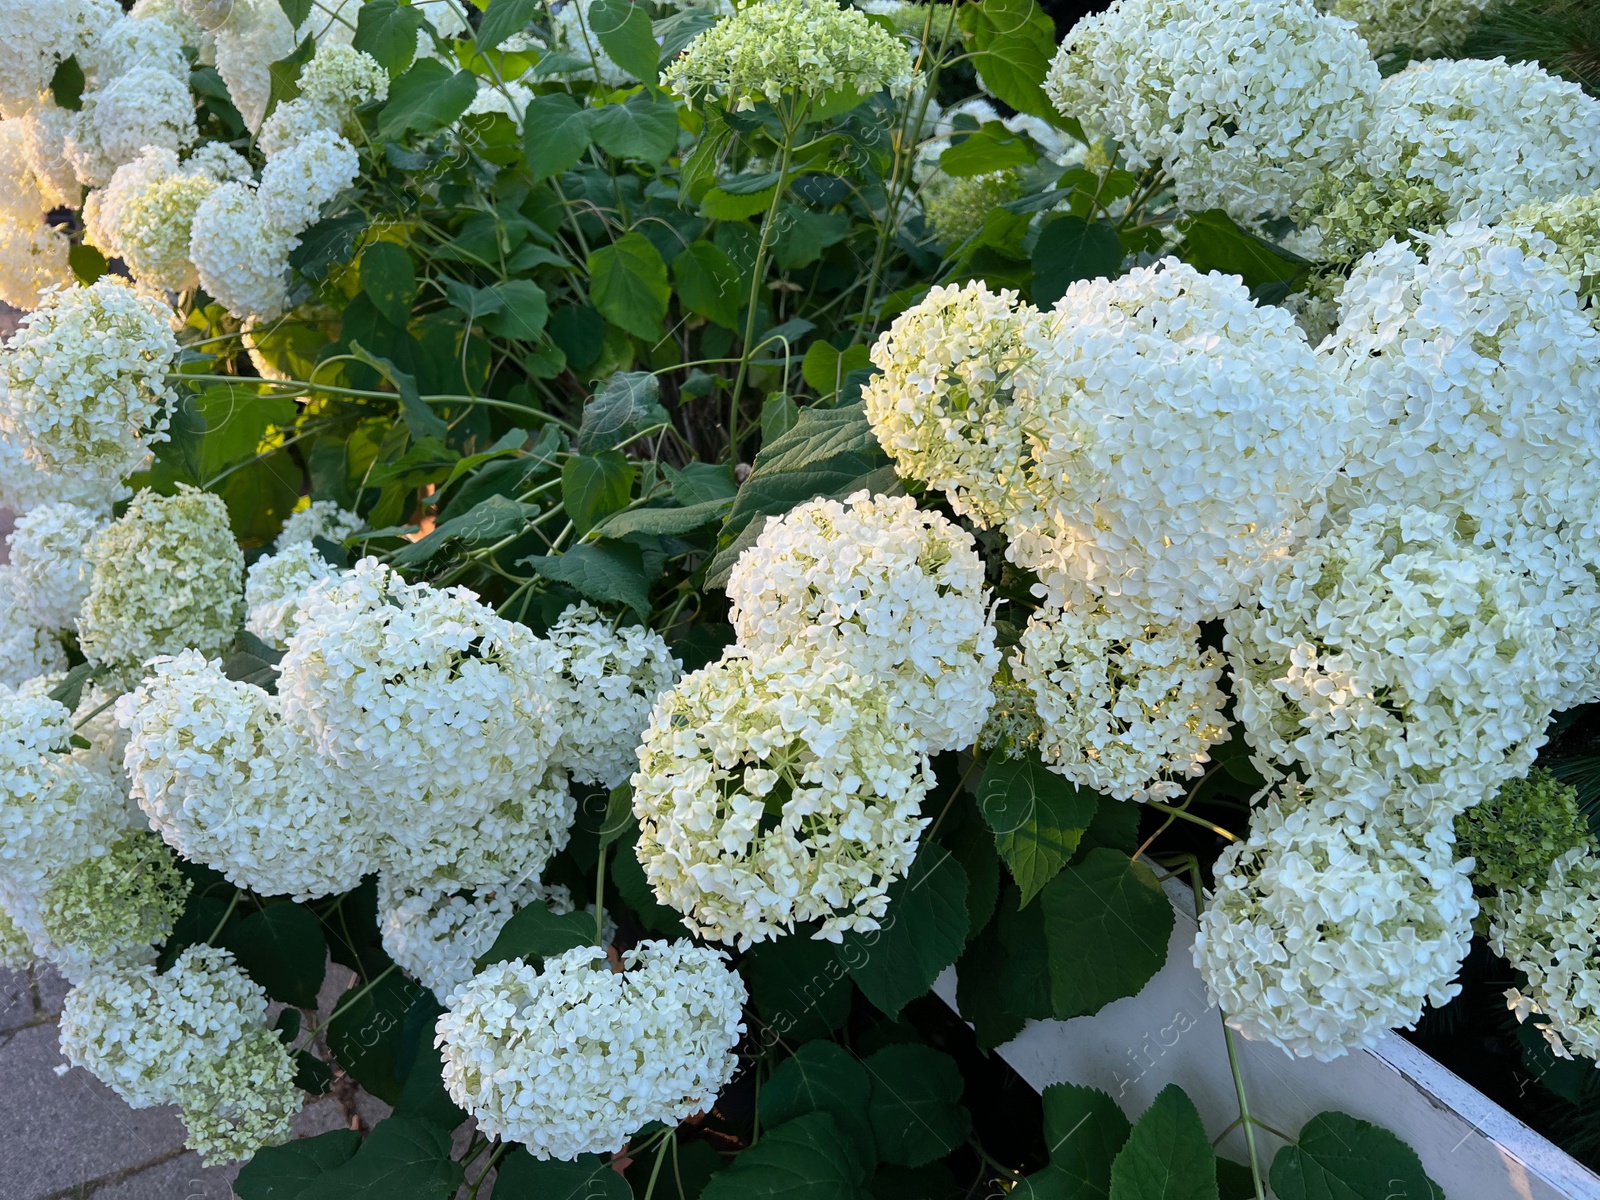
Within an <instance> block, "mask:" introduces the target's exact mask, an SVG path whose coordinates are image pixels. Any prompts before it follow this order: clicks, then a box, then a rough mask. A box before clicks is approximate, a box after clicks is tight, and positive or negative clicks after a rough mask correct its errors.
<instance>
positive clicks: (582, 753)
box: [545, 604, 683, 788]
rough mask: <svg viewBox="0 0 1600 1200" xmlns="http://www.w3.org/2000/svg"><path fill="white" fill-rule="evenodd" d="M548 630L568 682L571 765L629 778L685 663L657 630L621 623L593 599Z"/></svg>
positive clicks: (603, 777)
mask: <svg viewBox="0 0 1600 1200" xmlns="http://www.w3.org/2000/svg"><path fill="white" fill-rule="evenodd" d="M545 636H546V637H547V638H548V639H549V640H550V642H551V644H552V645H554V646H555V648H556V651H557V653H559V654H560V656H561V674H562V679H563V680H564V681H565V683H566V685H567V695H566V696H565V697H564V701H565V703H566V704H567V705H569V706H570V715H568V716H567V717H566V718H565V724H566V736H565V738H564V740H563V745H564V748H565V750H564V757H565V759H566V767H567V770H568V771H569V772H570V773H571V775H572V777H573V779H575V780H577V781H578V782H579V783H597V784H599V785H600V786H602V787H606V788H614V787H619V786H621V785H622V784H624V783H627V782H628V777H629V776H630V775H632V774H633V768H634V766H635V765H636V764H637V762H638V755H637V748H638V745H639V740H640V738H641V737H642V736H643V735H644V731H645V728H646V727H647V726H648V725H649V723H650V710H651V709H652V708H654V707H655V702H656V697H657V696H659V695H660V694H661V693H662V692H664V691H666V690H667V689H668V688H670V687H671V686H672V685H673V684H675V683H677V682H678V679H679V677H680V676H682V674H683V664H682V663H681V662H679V661H678V660H677V659H676V658H674V657H673V654H672V651H671V650H669V649H668V648H667V643H666V641H665V640H664V639H663V638H662V636H661V635H660V634H659V633H657V632H656V631H655V630H653V629H649V628H645V627H643V626H639V625H624V626H621V627H618V628H615V629H613V628H612V624H611V622H610V621H607V620H605V619H604V618H602V617H601V615H600V614H599V613H598V612H597V611H595V610H594V609H593V608H591V607H589V606H588V605H587V604H575V605H573V606H572V607H571V608H568V609H567V610H566V611H565V612H563V613H562V614H561V616H560V617H559V618H557V620H556V623H555V624H554V625H552V626H551V627H550V628H549V629H548V630H547V631H546V632H545Z"/></svg>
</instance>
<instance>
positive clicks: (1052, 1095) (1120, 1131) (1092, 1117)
mask: <svg viewBox="0 0 1600 1200" xmlns="http://www.w3.org/2000/svg"><path fill="white" fill-rule="evenodd" d="M1043 1100H1044V1141H1045V1148H1046V1149H1047V1150H1048V1151H1049V1152H1050V1162H1051V1163H1052V1164H1053V1165H1054V1166H1055V1167H1056V1169H1057V1170H1059V1171H1061V1172H1063V1173H1064V1174H1065V1175H1066V1176H1067V1177H1068V1178H1069V1179H1070V1180H1071V1182H1072V1186H1073V1188H1074V1190H1073V1192H1072V1193H1071V1194H1072V1195H1074V1196H1079V1197H1082V1200H1107V1198H1108V1197H1109V1196H1110V1195H1111V1164H1112V1163H1114V1162H1115V1161H1116V1158H1117V1155H1118V1154H1119V1153H1120V1152H1121V1150H1122V1147H1123V1146H1124V1145H1125V1144H1126V1143H1127V1140H1128V1134H1129V1133H1130V1132H1131V1131H1132V1129H1133V1126H1131V1125H1130V1124H1128V1118H1127V1117H1125V1116H1123V1115H1122V1110H1121V1109H1120V1108H1118V1107H1117V1102H1116V1101H1115V1100H1113V1099H1112V1098H1111V1097H1110V1096H1108V1095H1106V1094H1105V1093H1104V1092H1102V1091H1100V1090H1098V1089H1097V1088H1091V1087H1079V1086H1078V1085H1077V1084H1072V1083H1053V1084H1051V1085H1050V1086H1049V1087H1047V1088H1045V1090H1044V1096H1043Z"/></svg>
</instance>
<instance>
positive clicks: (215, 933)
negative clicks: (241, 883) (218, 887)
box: [206, 888, 244, 946]
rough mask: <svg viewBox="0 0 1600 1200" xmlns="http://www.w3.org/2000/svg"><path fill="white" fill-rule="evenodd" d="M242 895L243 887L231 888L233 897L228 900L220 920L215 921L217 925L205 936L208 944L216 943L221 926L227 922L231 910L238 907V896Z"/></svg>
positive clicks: (231, 914)
mask: <svg viewBox="0 0 1600 1200" xmlns="http://www.w3.org/2000/svg"><path fill="white" fill-rule="evenodd" d="M242 895H244V889H243V888H234V889H233V899H232V900H229V901H228V907H227V909H226V910H224V912H223V914H222V920H220V921H218V922H217V927H216V928H215V929H213V930H212V931H211V936H210V937H208V938H206V944H207V945H208V946H214V945H216V941H217V936H218V935H219V934H220V933H221V932H222V927H223V926H224V925H226V924H227V923H228V918H229V917H231V916H233V910H234V909H236V908H238V907H239V897H240V896H242Z"/></svg>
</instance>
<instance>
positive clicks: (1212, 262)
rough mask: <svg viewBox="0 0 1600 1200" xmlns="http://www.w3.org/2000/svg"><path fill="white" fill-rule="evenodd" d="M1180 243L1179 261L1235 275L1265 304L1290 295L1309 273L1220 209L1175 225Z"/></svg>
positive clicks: (1299, 260) (1300, 261)
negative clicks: (1180, 237) (1181, 236)
mask: <svg viewBox="0 0 1600 1200" xmlns="http://www.w3.org/2000/svg"><path fill="white" fill-rule="evenodd" d="M1178 232H1180V233H1181V234H1183V241H1182V242H1180V243H1179V244H1178V257H1180V258H1181V259H1183V261H1184V262H1186V263H1189V264H1190V265H1191V266H1193V267H1195V268H1196V269H1197V270H1201V271H1220V272H1222V273H1223V274H1224V275H1237V276H1239V277H1240V278H1241V279H1243V280H1244V282H1245V286H1246V287H1248V288H1250V289H1251V291H1252V292H1253V293H1255V295H1256V296H1257V297H1258V298H1260V299H1264V300H1268V301H1276V300H1279V299H1281V298H1282V297H1284V296H1286V295H1288V294H1289V292H1290V291H1292V290H1293V289H1294V286H1295V284H1296V283H1298V282H1299V280H1300V279H1301V278H1302V277H1303V276H1304V275H1305V274H1306V272H1308V271H1309V270H1310V269H1311V264H1310V263H1308V262H1306V260H1305V259H1303V258H1301V257H1300V256H1299V255H1296V254H1292V253H1290V252H1289V251H1288V250H1285V249H1284V248H1283V247H1282V246H1278V245H1275V244H1274V243H1272V242H1269V241H1267V240H1266V239H1265V238H1261V237H1257V236H1256V235H1255V234H1253V233H1251V232H1249V231H1248V230H1245V229H1240V228H1239V226H1238V225H1236V224H1235V223H1234V222H1233V220H1232V219H1231V218H1230V217H1229V216H1228V214H1227V213H1225V212H1223V211H1222V210H1221V209H1220V208H1213V209H1208V210H1207V211H1205V212H1203V213H1197V214H1195V215H1194V216H1192V217H1186V218H1184V219H1183V220H1182V221H1179V222H1178Z"/></svg>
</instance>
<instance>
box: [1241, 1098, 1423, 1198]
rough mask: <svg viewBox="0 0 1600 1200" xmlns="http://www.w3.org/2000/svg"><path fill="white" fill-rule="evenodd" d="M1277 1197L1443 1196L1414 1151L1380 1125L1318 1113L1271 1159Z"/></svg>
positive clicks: (1274, 1189) (1340, 1114)
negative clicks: (1293, 1143)
mask: <svg viewBox="0 0 1600 1200" xmlns="http://www.w3.org/2000/svg"><path fill="white" fill-rule="evenodd" d="M1271 1174H1272V1190H1273V1192H1274V1193H1276V1194H1277V1196H1278V1198H1279V1200H1444V1189H1442V1188H1441V1187H1439V1185H1438V1184H1436V1183H1434V1182H1433V1180H1431V1179H1429V1178H1428V1176H1427V1174H1426V1173H1425V1172H1424V1171H1423V1169H1422V1162H1421V1160H1420V1159H1418V1158H1417V1153H1416V1151H1415V1150H1413V1149H1412V1148H1411V1147H1410V1146H1408V1145H1406V1144H1405V1143H1404V1142H1402V1141H1401V1140H1400V1139H1399V1138H1397V1137H1396V1136H1395V1135H1394V1134H1392V1133H1390V1132H1389V1131H1388V1130H1387V1129H1384V1128H1383V1127H1382V1126H1380V1125H1374V1124H1372V1123H1371V1122H1368V1121H1361V1120H1357V1119H1356V1118H1355V1117H1352V1116H1349V1115H1347V1114H1345V1113H1341V1112H1324V1113H1318V1114H1317V1115H1316V1116H1314V1117H1312V1118H1311V1120H1309V1121H1307V1122H1306V1124H1305V1127H1304V1128H1303V1129H1301V1130H1300V1141H1299V1143H1298V1144H1297V1145H1293V1146H1285V1147H1283V1149H1281V1150H1279V1151H1278V1154H1277V1157H1276V1158H1274V1159H1273V1160H1272V1172H1271Z"/></svg>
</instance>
